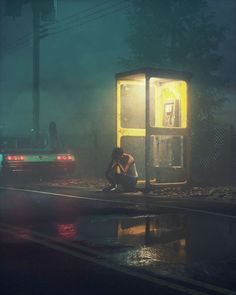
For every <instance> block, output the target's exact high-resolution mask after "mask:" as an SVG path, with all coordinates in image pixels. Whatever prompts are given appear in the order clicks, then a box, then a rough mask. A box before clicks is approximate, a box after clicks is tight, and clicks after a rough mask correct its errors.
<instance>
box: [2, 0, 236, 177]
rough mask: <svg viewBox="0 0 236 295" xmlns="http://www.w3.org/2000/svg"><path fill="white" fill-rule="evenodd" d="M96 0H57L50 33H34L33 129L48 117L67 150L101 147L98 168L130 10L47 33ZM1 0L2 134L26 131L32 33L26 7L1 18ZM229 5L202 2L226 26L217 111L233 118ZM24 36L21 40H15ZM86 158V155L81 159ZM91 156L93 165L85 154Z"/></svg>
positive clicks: (106, 145) (43, 128)
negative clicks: (37, 41) (222, 93)
mask: <svg viewBox="0 0 236 295" xmlns="http://www.w3.org/2000/svg"><path fill="white" fill-rule="evenodd" d="M98 2H99V1H97V0H90V1H75V0H58V5H57V18H56V20H57V23H56V24H55V25H52V24H49V28H51V29H50V30H49V35H48V36H46V37H44V38H43V39H41V45H40V47H41V49H40V132H41V133H46V132H47V128H48V125H49V123H50V122H51V121H55V122H56V123H57V126H58V130H59V135H60V136H61V138H62V141H63V142H66V143H67V145H68V146H69V147H70V148H73V149H75V150H77V151H79V153H80V152H81V151H82V154H83V153H84V155H85V154H86V153H87V154H86V156H88V157H89V155H91V153H93V151H94V150H97V151H98V152H99V153H101V157H99V161H100V162H99V163H98V164H97V167H99V168H98V170H99V171H98V173H100V169H103V167H104V163H105V161H106V160H107V159H108V158H109V151H110V149H111V148H112V147H113V146H114V145H115V126H116V123H115V100H116V92H115V73H117V72H120V71H123V70H125V68H124V67H122V65H121V64H120V63H119V58H120V57H127V55H128V54H129V50H128V45H127V43H126V36H127V32H128V31H129V22H128V19H127V9H130V8H127V9H123V10H121V9H120V10H119V9H117V11H115V12H114V13H111V14H108V15H105V16H101V17H99V18H97V19H95V20H94V19H93V18H94V17H85V20H86V21H87V22H86V23H85V24H83V25H82V24H79V25H77V26H76V25H73V26H72V28H70V29H66V30H65V31H63V30H62V32H60V33H57V34H55V35H53V34H52V33H53V32H55V31H57V30H59V29H60V30H61V29H63V28H67V27H68V24H67V23H63V22H62V23H61V24H60V21H61V20H63V19H64V18H65V17H67V16H71V15H73V14H75V13H79V12H81V16H83V15H85V12H84V13H83V11H85V10H86V9H89V8H90V7H92V6H94V5H96V4H97V3H98ZM103 2H106V1H100V3H101V5H103V4H102V3H103ZM110 3H114V4H115V3H117V1H115V0H114V1H110ZM0 4H1V22H0V26H1V27H0V34H1V53H0V65H1V69H0V99H1V100H0V126H1V133H2V134H4V135H22V134H24V135H25V134H27V133H29V132H30V130H31V129H32V120H33V119H32V107H33V106H32V36H28V34H30V33H32V10H31V7H30V5H29V4H28V5H25V6H24V7H23V10H22V15H21V16H19V17H16V18H12V17H8V16H4V1H3V0H1V2H0ZM233 4H234V1H233V0H223V1H220V0H218V1H213V0H209V5H210V9H212V11H213V12H215V13H216V19H217V21H219V22H221V23H225V24H227V25H228V26H229V31H228V33H227V40H226V42H225V43H224V44H222V46H221V49H220V50H221V52H222V55H224V58H225V61H224V63H223V65H222V75H223V76H225V77H226V78H228V79H229V80H230V86H229V88H228V89H227V96H228V97H229V102H228V103H226V105H225V107H224V110H221V114H220V115H221V119H222V120H225V118H226V117H227V120H228V121H229V122H234V113H235V110H236V106H235V86H234V85H235V76H236V75H235V74H236V73H235V69H236V66H235V56H234V52H235V30H236V29H235V22H234V15H235V14H234V12H233V8H234V9H235V5H233ZM106 5H107V4H106ZM123 6H124V5H123ZM119 7H121V6H119ZM119 7H118V8H119ZM114 10H115V9H114ZM24 35H26V36H27V38H25V39H24V38H23V39H21V40H20V41H17V40H19V38H21V37H22V36H24ZM27 41H28V42H27ZM88 147H89V148H88ZM86 160H87V159H85V156H84V157H83V159H81V161H82V162H83V161H84V162H86ZM90 160H91V163H92V162H93V159H91V156H90ZM96 161H97V160H96Z"/></svg>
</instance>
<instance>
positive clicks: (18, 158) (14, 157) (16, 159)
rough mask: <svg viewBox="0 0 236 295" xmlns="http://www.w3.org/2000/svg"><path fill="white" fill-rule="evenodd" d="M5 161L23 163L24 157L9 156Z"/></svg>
mask: <svg viewBox="0 0 236 295" xmlns="http://www.w3.org/2000/svg"><path fill="white" fill-rule="evenodd" d="M6 159H7V161H24V160H25V157H24V156H22V155H9V156H7V157H6Z"/></svg>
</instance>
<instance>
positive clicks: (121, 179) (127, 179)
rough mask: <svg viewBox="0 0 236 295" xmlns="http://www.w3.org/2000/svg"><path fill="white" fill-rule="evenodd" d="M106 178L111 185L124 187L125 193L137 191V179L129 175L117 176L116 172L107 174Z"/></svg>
mask: <svg viewBox="0 0 236 295" xmlns="http://www.w3.org/2000/svg"><path fill="white" fill-rule="evenodd" d="M106 178H107V180H108V181H109V183H110V184H111V185H116V184H117V185H118V184H120V185H122V187H123V189H124V190H125V191H134V190H135V189H136V184H137V180H138V178H137V177H133V176H130V175H127V174H117V173H114V172H112V171H111V172H107V173H106Z"/></svg>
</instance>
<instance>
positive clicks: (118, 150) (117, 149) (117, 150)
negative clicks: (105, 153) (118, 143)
mask: <svg viewBox="0 0 236 295" xmlns="http://www.w3.org/2000/svg"><path fill="white" fill-rule="evenodd" d="M123 153H124V150H123V149H122V148H121V147H115V148H114V149H113V151H112V155H111V156H112V159H118V158H119V157H121V156H122V155H123Z"/></svg>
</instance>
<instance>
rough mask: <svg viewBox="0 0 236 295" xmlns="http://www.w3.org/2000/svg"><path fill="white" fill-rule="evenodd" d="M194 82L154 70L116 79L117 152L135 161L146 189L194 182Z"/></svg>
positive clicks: (176, 73) (182, 75)
mask: <svg viewBox="0 0 236 295" xmlns="http://www.w3.org/2000/svg"><path fill="white" fill-rule="evenodd" d="M190 79H191V74H190V73H186V72H180V71H174V70H166V69H153V68H145V69H140V70H136V71H130V72H124V73H119V74H117V75H116V83H117V146H122V147H123V148H124V150H125V151H126V152H129V153H131V154H132V155H134V157H135V161H136V165H137V169H138V173H139V179H140V181H145V183H146V187H149V186H151V185H161V184H162V185H163V184H185V183H187V182H189V180H190V165H191V164H190V163H191V158H190V150H191V137H190Z"/></svg>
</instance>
